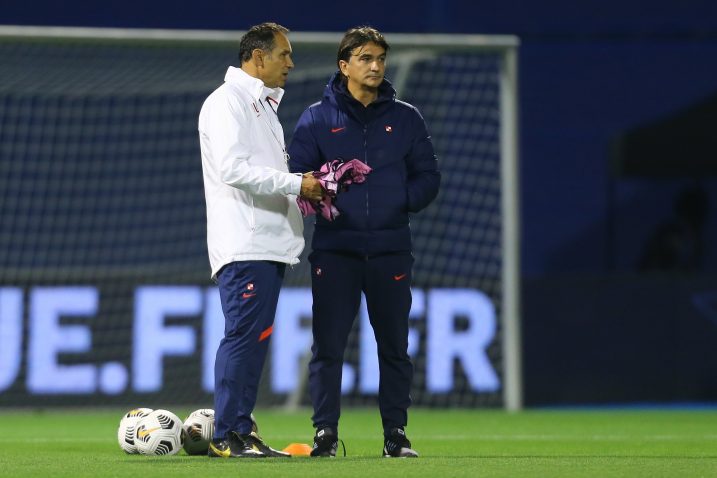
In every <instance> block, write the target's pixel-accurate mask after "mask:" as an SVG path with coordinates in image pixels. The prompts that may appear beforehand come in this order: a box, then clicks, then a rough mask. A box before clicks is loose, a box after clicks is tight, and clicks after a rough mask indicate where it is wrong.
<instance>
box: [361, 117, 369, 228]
mask: <svg viewBox="0 0 717 478" xmlns="http://www.w3.org/2000/svg"><path fill="white" fill-rule="evenodd" d="M363 162H364V164H365V165H366V166H368V165H369V164H368V125H366V124H364V125H363ZM369 226H370V225H369V210H368V187H367V188H366V227H369Z"/></svg>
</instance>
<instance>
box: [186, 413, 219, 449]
mask: <svg viewBox="0 0 717 478" xmlns="http://www.w3.org/2000/svg"><path fill="white" fill-rule="evenodd" d="M213 434H214V410H212V409H211V408H200V409H199V410H195V411H193V412H192V413H190V414H189V416H188V417H187V419H186V420H184V451H186V452H187V454H188V455H201V454H206V453H207V450H208V449H209V442H210V441H211V439H212V435H213Z"/></svg>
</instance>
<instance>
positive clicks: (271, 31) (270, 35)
mask: <svg viewBox="0 0 717 478" xmlns="http://www.w3.org/2000/svg"><path fill="white" fill-rule="evenodd" d="M277 33H283V34H284V35H286V34H287V33H289V29H288V28H286V27H282V26H281V25H279V24H278V23H273V22H264V23H260V24H259V25H254V26H253V27H251V28H250V29H249V31H247V32H246V33H245V34H244V36H242V37H241V40H239V59H240V60H241V62H242V63H245V62H247V61H249V60H251V52H253V51H254V50H256V49H257V48H258V49H259V50H264V51H267V52H270V51H271V50H273V49H274V46H275V41H274V35H276V34H277Z"/></svg>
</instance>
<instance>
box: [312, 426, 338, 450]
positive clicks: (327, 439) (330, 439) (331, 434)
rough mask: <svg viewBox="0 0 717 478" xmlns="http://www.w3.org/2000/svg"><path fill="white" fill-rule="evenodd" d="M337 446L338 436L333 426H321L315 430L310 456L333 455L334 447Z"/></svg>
mask: <svg viewBox="0 0 717 478" xmlns="http://www.w3.org/2000/svg"><path fill="white" fill-rule="evenodd" d="M338 447H339V436H338V433H336V430H334V429H333V428H329V427H326V428H322V429H320V430H316V435H315V436H314V447H313V449H312V450H311V456H328V457H335V456H336V449H337V448H338Z"/></svg>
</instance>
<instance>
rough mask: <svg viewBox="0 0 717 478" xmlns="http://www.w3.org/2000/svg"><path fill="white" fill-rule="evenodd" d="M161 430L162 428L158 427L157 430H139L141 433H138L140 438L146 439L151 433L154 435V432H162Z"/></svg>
mask: <svg viewBox="0 0 717 478" xmlns="http://www.w3.org/2000/svg"><path fill="white" fill-rule="evenodd" d="M161 428H162V427H156V428H150V429H149V430H139V431H138V432H137V436H138V437H140V438H144V437H146V436H147V435H149V434H150V433H152V432H154V431H157V430H160V429H161Z"/></svg>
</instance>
